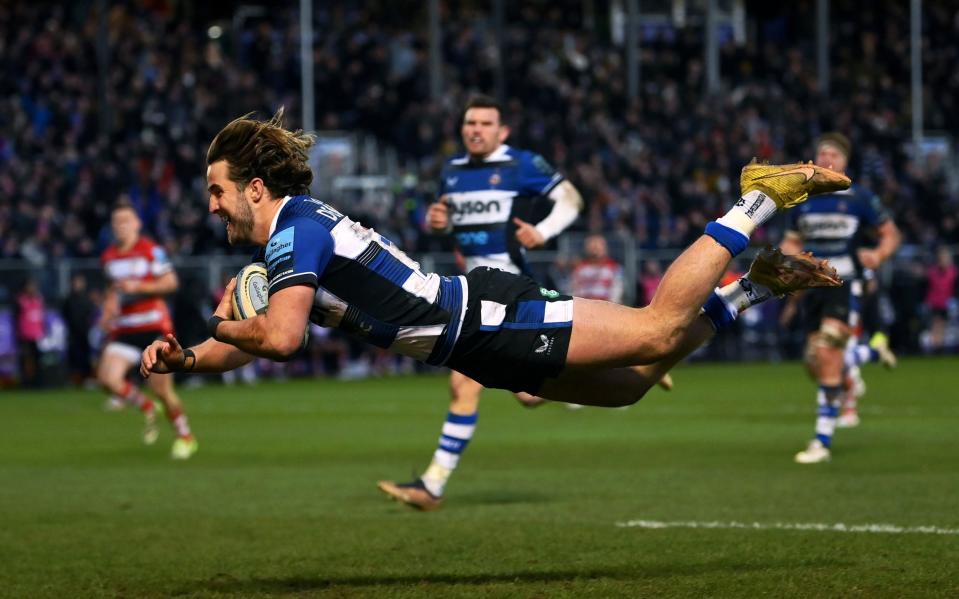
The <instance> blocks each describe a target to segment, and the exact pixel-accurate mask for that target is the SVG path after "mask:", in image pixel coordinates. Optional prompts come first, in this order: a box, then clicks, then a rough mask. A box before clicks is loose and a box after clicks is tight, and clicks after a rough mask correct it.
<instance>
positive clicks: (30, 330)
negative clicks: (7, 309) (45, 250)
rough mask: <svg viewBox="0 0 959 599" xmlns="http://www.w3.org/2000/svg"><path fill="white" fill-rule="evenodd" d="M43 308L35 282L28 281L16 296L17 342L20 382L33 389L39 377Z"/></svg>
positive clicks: (41, 298) (41, 297)
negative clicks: (39, 345)
mask: <svg viewBox="0 0 959 599" xmlns="http://www.w3.org/2000/svg"><path fill="white" fill-rule="evenodd" d="M44 318H45V307H44V303H43V296H42V295H41V294H40V289H39V288H38V287H37V282H36V281H35V280H33V279H28V280H27V282H26V284H25V285H24V286H23V290H22V291H20V293H19V294H18V295H17V342H18V344H19V348H20V351H19V353H20V380H21V382H22V384H23V385H25V386H27V387H35V386H37V383H38V382H39V375H40V350H39V348H38V344H39V342H40V340H41V339H43V333H44V331H43V329H44Z"/></svg>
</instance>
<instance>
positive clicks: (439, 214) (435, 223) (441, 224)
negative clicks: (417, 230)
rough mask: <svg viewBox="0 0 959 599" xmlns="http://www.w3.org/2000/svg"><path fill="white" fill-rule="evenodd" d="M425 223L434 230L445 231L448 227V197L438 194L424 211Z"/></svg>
mask: <svg viewBox="0 0 959 599" xmlns="http://www.w3.org/2000/svg"><path fill="white" fill-rule="evenodd" d="M426 224H427V225H428V226H429V228H430V229H433V230H434V231H437V232H439V231H447V230H449V227H450V212H449V197H447V196H440V199H439V201H438V202H434V203H433V204H430V207H429V209H428V210H427V211H426Z"/></svg>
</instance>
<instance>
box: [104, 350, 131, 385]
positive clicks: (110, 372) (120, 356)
mask: <svg viewBox="0 0 959 599" xmlns="http://www.w3.org/2000/svg"><path fill="white" fill-rule="evenodd" d="M130 357H131V356H130V352H129V351H126V348H122V347H121V346H119V345H117V344H113V343H111V344H108V345H107V346H106V348H104V350H103V353H102V354H101V355H100V361H99V363H98V364H97V379H98V380H99V381H100V382H101V383H104V384H107V385H116V384H119V383H121V382H122V381H123V379H124V378H125V377H126V374H127V372H128V371H129V370H130V368H132V367H133V365H134V364H133V362H131V361H130Z"/></svg>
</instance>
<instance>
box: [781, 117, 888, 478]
mask: <svg viewBox="0 0 959 599" xmlns="http://www.w3.org/2000/svg"><path fill="white" fill-rule="evenodd" d="M851 151H852V146H851V144H850V142H849V140H848V139H847V138H846V136H844V135H842V134H841V133H826V134H825V135H823V136H822V137H821V138H820V139H819V142H818V144H817V146H816V165H817V166H821V167H825V168H828V169H831V170H833V171H835V172H837V173H845V171H846V167H847V165H848V162H849V155H850V152H851ZM791 218H792V225H791V230H790V231H789V232H787V234H786V236H785V238H784V239H783V242H782V244H781V247H782V249H783V252H785V253H786V254H795V253H798V252H799V251H800V250H807V251H811V252H813V253H814V254H816V255H817V256H819V257H822V258H827V259H828V260H829V262H830V264H832V266H833V267H834V268H835V269H836V271H837V272H838V273H839V276H840V277H842V278H843V280H844V283H843V285H842V287H833V288H829V289H812V290H810V291H808V292H806V294H805V296H804V297H803V303H804V307H805V314H806V327H807V332H808V337H807V342H806V343H807V349H806V355H807V360H808V361H809V362H810V371H811V373H812V374H813V376H814V378H815V379H816V382H817V383H818V385H819V389H818V391H817V393H816V403H817V404H818V406H819V407H818V412H817V417H816V429H815V437H814V438H813V439H812V441H810V442H809V444H808V446H807V447H806V449H804V450H803V451H800V452H799V453H797V454H796V456H795V460H796V462H797V463H800V464H815V463H819V462H826V461H828V460H829V459H830V458H831V447H832V437H833V433H834V432H835V429H836V421H837V419H838V417H839V410H840V407H841V405H842V395H843V384H844V380H843V379H844V366H845V360H844V355H845V351H846V348H847V345H848V342H849V340H850V338H851V335H852V331H853V327H854V326H855V325H856V324H857V322H856V321H857V319H858V311H859V308H858V302H859V297H858V293H857V292H858V291H859V290H860V289H861V286H862V283H861V278H862V271H863V269H873V270H874V269H876V268H878V267H879V265H880V264H882V263H883V262H884V261H885V260H886V259H888V258H889V257H890V256H892V254H893V253H895V251H896V249H897V248H898V247H899V243H900V238H901V237H900V234H899V229H898V228H896V224H895V223H894V222H893V221H892V219H891V218H890V217H889V214H888V213H887V211H886V210H885V208H884V207H883V206H882V204H881V203H880V202H879V198H878V197H876V196H875V194H873V193H872V192H870V191H869V190H867V189H864V188H862V187H859V186H858V185H853V186H851V187H850V188H848V189H844V190H838V191H835V192H833V193H827V194H822V195H818V196H814V197H810V198H809V200H808V201H807V202H805V203H804V204H802V205H801V206H799V207H797V209H796V210H794V211H793V212H792V213H791ZM866 227H874V228H875V231H876V234H877V236H878V238H879V243H878V245H877V246H876V247H874V248H866V247H861V246H860V236H861V235H862V233H863V230H864V229H865V228H866ZM877 345H878V347H874V348H873V350H874V351H875V354H874V358H875V359H876V360H879V359H882V360H884V361H885V360H888V359H890V358H889V356H890V355H891V354H890V353H889V349H888V346H886V345H885V344H883V343H879V344H877Z"/></svg>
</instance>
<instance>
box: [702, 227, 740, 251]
mask: <svg viewBox="0 0 959 599" xmlns="http://www.w3.org/2000/svg"><path fill="white" fill-rule="evenodd" d="M706 235H709V236H710V237H712V238H713V239H715V240H716V242H717V243H719V245H721V246H723V247H724V248H726V249H727V250H729V253H730V254H732V255H733V256H738V255H739V254H740V253H742V251H743V250H745V249H746V247H747V246H748V245H749V238H748V237H746V236H745V235H743V234H742V233H740V232H739V231H737V230H735V229H733V228H731V227H727V226H726V225H724V224H722V223H718V222H716V221H712V222H710V223H709V224H707V225H706Z"/></svg>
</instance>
